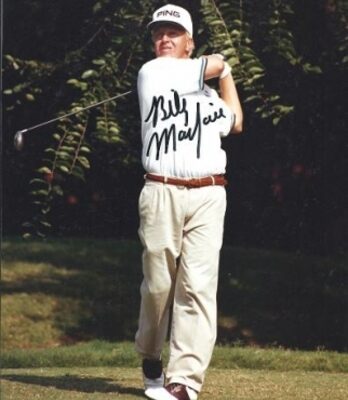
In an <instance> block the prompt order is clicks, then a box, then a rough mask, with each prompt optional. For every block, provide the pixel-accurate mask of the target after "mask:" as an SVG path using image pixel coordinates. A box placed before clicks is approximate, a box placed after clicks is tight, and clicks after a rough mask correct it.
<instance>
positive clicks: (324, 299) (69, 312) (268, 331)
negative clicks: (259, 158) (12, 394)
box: [2, 239, 348, 351]
mask: <svg viewBox="0 0 348 400" xmlns="http://www.w3.org/2000/svg"><path fill="white" fill-rule="evenodd" d="M3 250H4V261H6V262H12V263H14V264H15V266H16V267H17V268H18V269H20V268H21V267H20V264H21V263H22V262H23V263H30V265H33V266H34V267H35V266H38V267H39V266H40V265H46V264H47V266H46V267H45V268H43V269H42V271H41V270H39V272H37V271H36V273H32V274H27V273H26V271H25V269H26V265H24V264H23V265H24V266H23V268H22V269H23V271H22V270H20V271H19V272H16V273H17V275H18V276H16V278H15V279H12V280H9V281H6V280H5V281H3V282H2V293H3V294H7V295H11V294H17V293H27V294H36V293H43V294H47V295H49V296H53V297H54V298H55V299H56V300H57V301H56V307H55V309H54V312H53V316H52V318H54V324H55V326H56V327H58V328H59V329H60V330H61V331H62V339H61V343H62V344H70V343H73V342H74V341H76V340H77V341H79V340H90V339H95V338H98V339H105V340H111V341H115V340H133V339H134V334H135V331H136V328H137V319H138V311H139V304H140V294H139V287H140V283H141V279H142V273H141V246H140V243H138V242H134V241H119V240H93V239H59V240H56V241H52V240H50V241H46V242H38V241H33V242H24V241H22V240H9V241H7V242H6V243H5V245H4V246H3ZM347 264H348V263H347V260H346V259H344V258H340V259H321V258H315V257H306V256H301V255H297V254H287V253H282V252H276V251H266V250H257V249H250V250H248V249H238V248H231V247H228V246H227V247H224V248H223V249H222V252H221V263H220V282H219V292H218V304H219V313H220V319H219V333H218V341H219V342H222V343H231V342H242V343H243V344H252V345H260V346H264V345H266V346H267V345H277V346H278V345H279V346H284V347H287V348H288V347H290V348H299V349H316V348H318V347H322V348H326V349H331V350H339V351H345V350H346V349H348V342H347V338H348V335H347V334H348V318H347V306H348V293H347V292H348V291H347V282H348V269H347ZM30 265H29V267H30ZM71 302H74V304H75V306H74V307H72V306H71Z"/></svg>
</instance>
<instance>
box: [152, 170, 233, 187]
mask: <svg viewBox="0 0 348 400" xmlns="http://www.w3.org/2000/svg"><path fill="white" fill-rule="evenodd" d="M144 178H145V179H149V180H151V181H156V182H161V183H167V184H169V185H177V186H186V187H188V188H191V189H194V188H200V187H203V186H212V185H220V186H224V185H227V180H226V179H225V177H224V176H223V175H211V176H205V177H203V178H192V179H185V178H171V177H169V176H161V175H154V174H145V175H144Z"/></svg>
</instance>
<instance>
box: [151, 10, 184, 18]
mask: <svg viewBox="0 0 348 400" xmlns="http://www.w3.org/2000/svg"><path fill="white" fill-rule="evenodd" d="M167 15H170V16H172V17H176V18H180V13H179V12H178V11H175V10H163V11H159V12H158V13H157V15H156V17H161V16H162V17H166V16H167Z"/></svg>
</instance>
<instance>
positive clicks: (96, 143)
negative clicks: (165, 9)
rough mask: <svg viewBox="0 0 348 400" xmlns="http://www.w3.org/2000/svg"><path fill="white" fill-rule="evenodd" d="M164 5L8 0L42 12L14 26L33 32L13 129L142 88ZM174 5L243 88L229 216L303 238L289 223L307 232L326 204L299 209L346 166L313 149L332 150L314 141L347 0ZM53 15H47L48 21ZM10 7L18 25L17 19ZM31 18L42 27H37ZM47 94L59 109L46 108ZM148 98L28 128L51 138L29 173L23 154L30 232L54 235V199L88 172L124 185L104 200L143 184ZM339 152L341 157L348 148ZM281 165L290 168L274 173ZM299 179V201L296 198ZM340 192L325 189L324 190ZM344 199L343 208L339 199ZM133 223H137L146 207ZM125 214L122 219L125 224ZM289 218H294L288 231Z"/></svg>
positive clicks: (339, 56) (341, 66) (343, 40)
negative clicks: (142, 120) (142, 134)
mask: <svg viewBox="0 0 348 400" xmlns="http://www.w3.org/2000/svg"><path fill="white" fill-rule="evenodd" d="M162 4H163V2H159V1H154V0H148V1H146V2H140V1H136V2H128V1H122V0H121V1H120V0H119V1H117V2H115V1H111V0H100V1H92V0H91V1H89V2H87V4H86V2H82V1H75V2H74V6H73V8H71V4H70V3H69V5H68V4H67V2H66V1H63V2H58V3H55V4H51V3H47V2H43V1H39V0H36V1H31V2H29V1H26V0H16V2H15V4H13V3H11V5H8V6H7V7H8V15H9V19H10V20H11V18H13V19H16V18H18V17H19V14H20V13H22V12H23V13H26V15H28V16H30V18H29V17H27V19H26V21H29V20H30V21H31V23H30V24H26V23H25V24H24V25H23V26H21V29H19V32H18V33H17V34H20V37H21V38H23V35H24V40H21V41H18V39H17V42H18V43H17V42H11V43H10V44H9V45H8V46H7V51H6V55H5V81H6V83H7V85H6V88H5V92H4V93H5V95H6V98H5V100H6V113H7V122H6V127H7V128H8V129H9V130H10V131H15V130H16V129H20V128H22V127H23V126H28V125H30V124H31V123H32V122H37V121H38V120H44V119H46V118H47V117H51V115H54V114H57V113H66V112H69V111H71V110H75V109H77V108H78V107H83V106H86V105H88V104H91V103H93V102H95V101H98V100H101V99H104V98H108V97H110V96H111V95H115V94H118V93H123V92H124V91H126V90H128V89H130V88H134V85H135V82H136V74H137V71H138V69H139V67H140V66H141V65H142V63H143V62H145V61H146V60H148V59H150V58H151V57H152V51H151V46H150V42H149V40H148V36H147V31H146V24H147V22H148V21H149V20H150V18H151V13H152V11H153V10H154V9H155V8H156V7H158V6H160V5H162ZM176 4H179V5H183V6H184V7H186V8H188V10H189V11H190V12H191V14H192V16H193V19H194V23H195V24H194V25H195V27H196V32H195V40H196V48H197V51H196V55H197V56H199V55H201V54H204V53H212V52H221V53H222V54H224V55H225V57H226V59H227V61H228V63H229V64H230V65H231V66H232V69H233V74H234V76H235V79H236V81H237V84H238V89H239V92H240V94H241V97H242V102H243V105H244V109H245V114H246V132H247V133H246V135H245V136H244V137H242V138H232V139H230V141H229V142H228V145H226V151H227V152H228V153H229V156H230V159H231V160H232V162H231V164H230V165H231V168H233V169H231V170H230V175H231V176H232V178H233V179H234V180H235V182H236V183H237V184H238V185H239V186H237V189H238V190H240V192H241V193H243V194H240V197H239V202H238V204H233V205H234V207H233V210H235V211H234V212H233V213H235V214H233V213H232V214H231V218H232V219H233V220H234V221H235V222H238V223H239V224H240V225H241V226H243V228H242V232H239V236H238V240H239V241H241V242H242V243H246V242H248V241H252V242H253V243H255V244H265V245H280V246H284V243H287V242H289V240H288V239H289V238H290V239H291V240H290V242H291V246H295V247H297V246H298V243H297V237H298V235H297V234H298V232H299V231H301V232H303V230H301V228H300V227H299V226H298V225H296V226H292V223H293V221H294V216H296V218H295V219H296V221H297V222H296V224H303V223H305V224H307V225H308V229H307V228H306V229H305V232H306V233H305V234H304V235H309V232H310V231H311V230H313V224H314V221H315V220H316V218H317V217H318V215H320V212H319V210H318V211H317V212H316V213H314V215H313V216H310V217H309V214H310V212H309V211H308V210H304V209H303V208H301V201H305V200H306V199H307V200H308V199H313V197H316V196H318V195H319V196H321V197H322V198H323V199H324V198H325V195H324V194H322V193H318V192H317V190H318V187H320V186H321V184H322V179H324V178H323V176H324V175H325V174H332V175H334V174H335V173H336V172H335V171H334V170H330V172H328V170H327V169H325V172H324V171H323V170H321V166H322V165H323V163H324V160H322V159H320V160H316V159H315V158H316V157H317V154H318V153H320V151H323V149H322V150H319V149H318V150H317V152H316V151H315V155H314V153H310V152H309V151H308V146H310V143H311V141H312V140H313V135H314V133H313V132H315V134H316V135H317V137H318V138H320V139H319V140H325V138H326V135H327V129H330V130H331V128H328V127H326V128H325V129H324V126H323V124H324V123H325V122H324V120H326V117H327V115H326V113H327V111H326V110H325V107H324V103H323V98H322V94H321V90H322V87H323V86H325V87H326V90H327V94H326V95H327V98H331V99H332V100H335V102H336V103H339V102H340V101H341V100H342V99H340V98H339V96H340V94H339V92H337V88H340V85H341V84H342V82H343V80H344V75H345V73H346V69H347V61H348V59H347V46H348V44H347V20H346V15H347V6H346V5H345V3H344V2H343V1H331V0H330V1H329V0H326V1H321V2H317V1H307V2H302V1H298V0H272V1H266V0H261V1H258V2H257V3H255V2H254V1H251V0H230V1H229V2H227V1H226V2H224V1H214V0H201V1H200V2H197V1H189V2H188V1H185V2H183V1H182V2H178V1H177V2H176ZM197 4H199V7H197ZM18 10H20V11H18ZM81 10H83V15H82V16H81V17H80V14H79V12H80V11H81ZM43 15H45V16H48V17H45V19H44V20H43ZM313 16H314V18H313ZM9 19H8V25H7V31H8V32H9V31H11V27H12V25H13V24H12V23H10V20H9ZM32 21H35V22H36V23H34V24H33V23H32ZM318 21H321V24H320V25H319V22H318ZM29 25H30V26H33V25H34V26H35V29H34V32H31V33H30V34H29V33H28V31H29ZM17 26H18V25H17ZM77 27H78V28H77ZM5 34H6V32H5ZM25 35H27V39H28V40H25V39H26V36H25ZM17 37H18V36H17ZM46 37H47V38H48V39H47V41H45V40H44V38H46ZM15 38H16V35H15ZM318 38H319V40H318ZM33 40H35V41H37V42H38V44H40V45H37V46H35V47H33V46H29V45H28V42H30V41H33ZM5 43H6V41H5ZM318 43H320V45H319V46H318ZM329 82H330V83H329ZM48 100H49V107H46V104H47V103H48ZM337 107H338V109H337V110H335V117H336V120H335V121H334V128H332V132H331V134H330V141H331V142H330V143H331V148H330V149H329V150H328V153H329V155H328V157H334V155H333V154H334V152H335V151H336V150H337V147H339V146H341V145H342V138H341V132H342V131H343V130H344V128H345V126H346V124H345V121H344V120H343V108H342V107H341V108H339V106H337ZM130 110H132V112H130ZM137 110H138V105H137V99H136V96H134V95H133V96H130V97H128V98H125V99H122V100H120V101H117V102H112V103H110V104H107V105H105V106H103V107H101V108H100V109H98V110H94V111H93V112H90V113H81V114H79V115H77V116H76V117H74V118H69V119H67V120H64V121H61V122H60V123H59V124H57V126H55V127H54V126H52V127H49V128H48V129H47V130H46V131H45V133H44V132H42V134H40V138H39V135H37V137H36V138H35V139H34V138H33V137H32V138H31V139H30V141H31V144H32V147H30V148H29V151H34V148H35V147H37V146H39V143H40V144H41V143H42V144H43V145H44V147H46V149H45V150H44V158H43V159H42V160H40V157H38V158H35V160H33V161H30V160H28V158H27V159H24V158H22V159H21V160H22V161H23V160H24V161H23V165H22V166H21V167H20V170H21V171H23V170H25V166H24V163H28V164H29V165H30V167H31V170H33V169H35V170H36V171H37V172H36V176H34V177H32V179H31V181H30V182H31V183H30V192H31V197H32V200H33V204H34V206H35V209H34V210H32V211H31V213H32V214H33V219H32V220H31V221H30V222H29V223H27V224H26V233H37V234H39V235H45V234H46V229H47V228H49V227H50V224H51V223H52V221H56V222H57V221H59V216H57V211H55V210H61V209H62V207H64V205H66V201H67V196H69V195H70V196H71V195H72V194H71V193H72V192H73V190H83V189H81V185H80V182H81V181H83V180H86V182H87V184H86V187H89V188H90V187H91V181H94V182H97V181H98V178H97V176H98V174H100V173H101V174H106V175H107V180H109V181H112V182H115V186H118V187H121V189H120V190H116V191H115V190H112V189H111V185H109V188H108V189H105V188H103V190H104V192H105V191H106V192H108V193H104V194H102V195H101V197H104V201H105V198H108V196H109V197H119V196H120V193H121V192H122V190H123V189H125V190H126V191H127V190H130V193H132V194H133V195H135V194H136V191H134V185H132V184H129V182H127V180H126V179H125V176H127V175H131V176H132V178H133V182H134V179H135V182H137V183H139V185H140V179H139V178H136V176H141V166H140V163H139V149H140V142H139V134H138V132H139V118H138V111H137ZM19 116H20V118H19ZM19 120H20V121H21V124H18V122H17V121H19ZM309 130H310V132H309ZM44 135H45V139H43V136H44ZM33 136H34V135H33ZM261 138H262V141H261ZM315 143H316V146H318V147H320V146H324V144H318V142H317V140H316V141H315ZM42 144H41V146H40V147H41V148H42ZM231 145H232V146H231ZM260 150H261V151H260ZM237 151H239V153H238V154H237V153H236V152H237ZM246 152H248V154H247V153H246ZM242 153H243V158H242V157H241V154H242ZM6 157H7V158H6V159H7V160H9V164H10V165H11V158H13V153H12V152H11V151H8V153H7V154H6ZM339 160H340V161H339V163H342V162H343V161H342V160H343V158H342V156H341V155H340V157H339ZM17 161H18V157H16V158H15V162H17ZM91 165H92V166H93V168H92V169H91ZM295 165H302V167H301V168H302V169H303V171H305V172H303V173H301V174H299V173H294V168H295ZM325 165H326V167H327V166H328V165H327V164H325ZM342 166H343V165H341V164H340V167H342ZM116 167H117V168H116ZM326 167H325V168H326ZM112 168H113V169H112ZM301 168H300V167H298V168H297V171H300V169H301ZM116 169H117V171H116ZM329 169H330V168H329ZM110 170H111V171H112V172H110ZM276 170H279V171H280V172H279V173H278V176H277V177H275V176H276V175H277V173H276V172H275V171H276ZM272 174H273V178H272ZM306 174H307V175H306ZM310 174H312V176H311V177H310V178H309V175H310ZM305 175H306V176H307V178H306V179H307V181H306V182H307V183H306V184H305V183H303V182H302V181H301V182H302V183H301V184H300V185H304V187H305V189H303V188H302V189H301V188H300V187H298V186H296V185H297V183H298V182H297V181H296V183H295V184H294V182H293V179H297V178H298V177H299V176H300V177H301V178H300V179H302V178H304V176H305ZM26 176H27V174H26ZM325 179H328V180H331V179H333V178H330V177H329V176H327V177H326V178H325ZM297 180H298V179H297ZM294 185H295V186H294ZM328 186H330V184H329V183H328ZM122 187H123V189H122ZM77 188H78V189H77ZM331 189H332V188H331ZM132 190H133V191H132ZM287 191H289V193H288V194H286V192H287ZM293 191H295V193H296V195H295V197H296V196H298V197H299V198H300V199H301V200H300V201H297V200H291V198H292V195H294V192H293ZM301 191H302V192H301ZM92 192H93V190H92ZM93 193H94V192H93ZM93 193H92V194H93ZM98 193H99V195H100V192H97V194H98ZM110 194H111V195H110ZM291 194H292V195H291ZM247 196H249V197H251V199H252V200H250V199H247ZM75 197H76V196H75ZM340 198H341V199H342V200H338V201H339V202H340V201H341V202H342V204H343V197H342V195H341V196H340ZM71 199H72V197H71V198H70V200H71ZM324 200H325V199H324ZM331 200H332V198H331V197H330V198H327V199H326V202H327V203H330V201H331ZM296 201H297V202H296ZM308 201H309V200H308ZM310 201H312V200H310ZM73 202H74V201H72V203H73ZM232 202H233V203H234V200H233V199H232ZM126 203H127V200H123V201H122V202H121V203H120V204H119V207H120V209H121V210H122V209H125V208H126V209H127V207H125V204H126ZM336 203H337V202H336ZM336 203H335V204H336ZM308 204H309V203H308ZM342 204H340V205H339V207H338V208H339V210H340V211H341V210H342ZM80 206H81V204H80ZM112 206H113V204H112V201H111V202H110V204H109V205H108V207H107V208H108V210H109V211H110V212H112V210H111V209H112ZM328 206H330V207H332V204H331V205H330V204H328ZM52 207H53V208H52ZM86 207H87V208H88V206H86ZM132 207H134V203H132ZM308 207H309V208H310V207H312V205H310V206H308ZM312 208H313V207H312ZM128 211H129V210H128ZM86 212H87V211H86ZM133 213H134V211H133ZM308 213H309V214H308ZM85 216H86V214H85ZM255 218H256V219H255ZM253 219H254V223H253V222H252V220H253ZM311 219H313V221H312V220H311ZM328 220H330V221H328V222H327V223H328V224H329V223H331V222H332V218H331V217H328ZM132 221H133V222H132V223H135V218H133V219H132ZM255 221H256V222H255ZM284 221H285V223H284ZM125 222H127V221H124V220H123V219H122V218H121V219H120V222H119V224H120V226H121V225H124V223H125ZM289 224H290V225H289ZM284 227H287V228H285V230H284ZM234 229H235V228H231V229H229V227H227V233H228V235H229V236H230V237H231V238H232V239H233V240H236V238H237V237H236V231H235V230H234ZM274 230H278V231H279V230H282V233H281V235H280V236H275V235H274ZM266 237H267V238H268V239H266ZM302 240H304V239H302ZM320 240H321V239H318V241H317V242H320ZM304 241H305V242H306V243H307V242H308V241H310V240H309V239H308V240H307V239H306V240H304ZM306 246H307V245H306Z"/></svg>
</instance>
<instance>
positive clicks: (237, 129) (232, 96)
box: [219, 72, 243, 133]
mask: <svg viewBox="0 0 348 400" xmlns="http://www.w3.org/2000/svg"><path fill="white" fill-rule="evenodd" d="M219 87H220V96H221V98H222V99H223V100H224V101H225V103H226V104H227V106H228V107H229V108H230V109H231V111H232V112H233V113H234V115H235V123H234V126H233V128H232V131H231V132H232V133H241V132H242V130H243V110H242V106H241V104H240V101H239V96H238V92H237V88H236V85H235V83H234V80H233V77H232V74H231V73H230V72H229V73H228V74H227V75H225V77H224V78H221V79H219Z"/></svg>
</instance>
